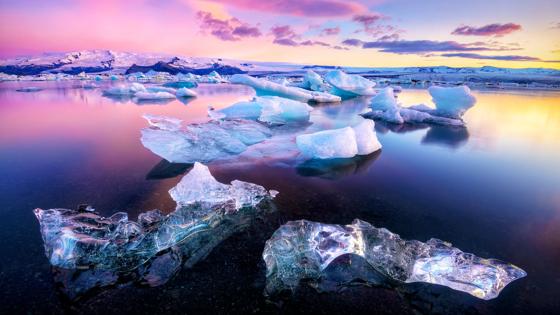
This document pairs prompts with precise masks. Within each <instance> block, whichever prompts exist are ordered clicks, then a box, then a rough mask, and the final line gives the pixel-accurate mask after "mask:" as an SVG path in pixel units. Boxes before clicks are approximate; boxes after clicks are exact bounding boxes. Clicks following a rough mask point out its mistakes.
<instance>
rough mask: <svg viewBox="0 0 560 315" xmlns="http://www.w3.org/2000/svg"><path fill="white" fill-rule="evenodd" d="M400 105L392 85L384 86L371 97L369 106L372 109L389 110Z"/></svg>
mask: <svg viewBox="0 0 560 315" xmlns="http://www.w3.org/2000/svg"><path fill="white" fill-rule="evenodd" d="M398 107H400V105H399V103H398V102H397V99H396V98H395V93H394V92H393V88H392V87H386V88H384V89H382V90H380V91H379V92H377V95H375V96H374V97H373V98H372V99H371V108H372V109H374V110H382V111H385V110H390V109H394V108H398Z"/></svg>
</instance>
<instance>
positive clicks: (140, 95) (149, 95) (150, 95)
mask: <svg viewBox="0 0 560 315" xmlns="http://www.w3.org/2000/svg"><path fill="white" fill-rule="evenodd" d="M134 97H135V98H136V99H138V100H166V99H171V98H175V95H173V94H171V93H169V92H136V93H135V94H134Z"/></svg>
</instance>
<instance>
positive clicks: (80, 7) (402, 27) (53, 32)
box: [0, 0, 560, 69]
mask: <svg viewBox="0 0 560 315" xmlns="http://www.w3.org/2000/svg"><path fill="white" fill-rule="evenodd" d="M557 12H560V2H558V1H549V0H538V1H516V2H515V3H512V2H511V1H502V0H500V1H491V2H488V1H470V2H468V4H467V3H466V2H465V1H447V2H445V3H442V2H441V1H435V0H431V1H422V2H421V3H420V2H417V1H398V0H385V1H358V0H353V1H342V0H318V1H310V0H300V1H294V0H287V1H268V2H262V1H253V0H235V1H220V0H207V1H196V0H181V1H179V0H177V1H165V2H158V1H151V0H125V1H105V0H102V1H85V0H82V1H68V0H60V1H52V2H50V1H49V2H47V1H36V0H23V1H2V2H0V57H2V58H9V57H14V56H20V55H26V54H38V53H43V52H53V51H59V52H60V51H78V50H85V49H110V50H115V51H134V52H154V53H168V54H177V55H183V56H197V57H222V58H229V59H242V60H254V61H279V62H291V63H303V64H321V65H345V66H368V67H398V66H436V65H447V66H455V67H460V66H471V67H480V66H484V65H492V66H498V67H510V68H526V67H546V68H556V69H560V40H558V38H560V19H559V17H558V16H557ZM362 46H364V47H362Z"/></svg>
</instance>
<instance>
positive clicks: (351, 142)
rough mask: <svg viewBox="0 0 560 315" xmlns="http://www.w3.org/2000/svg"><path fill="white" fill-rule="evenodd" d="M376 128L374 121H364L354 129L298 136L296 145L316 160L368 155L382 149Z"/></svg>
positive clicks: (307, 155) (304, 153) (324, 131)
mask: <svg viewBox="0 0 560 315" xmlns="http://www.w3.org/2000/svg"><path fill="white" fill-rule="evenodd" d="M374 127H375V123H374V122H373V121H371V120H365V119H364V120H362V121H361V122H360V123H359V124H357V125H356V126H354V127H345V128H339V129H331V130H323V131H318V132H315V133H310V134H303V135H298V136H297V137H296V144H297V146H298V149H299V150H300V151H301V153H302V154H303V155H304V156H306V157H309V158H315V159H333V158H351V157H353V156H355V155H366V154H370V153H373V152H375V151H377V150H379V149H381V144H380V143H379V140H378V139H377V136H376V134H375V131H374Z"/></svg>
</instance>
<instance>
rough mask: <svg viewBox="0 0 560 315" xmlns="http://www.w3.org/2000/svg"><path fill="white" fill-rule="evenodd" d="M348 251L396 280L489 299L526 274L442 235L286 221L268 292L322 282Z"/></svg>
mask: <svg viewBox="0 0 560 315" xmlns="http://www.w3.org/2000/svg"><path fill="white" fill-rule="evenodd" d="M346 254H353V255H358V256H361V257H363V258H365V260H366V261H367V262H368V263H369V264H370V265H371V266H372V267H373V268H375V270H377V271H378V272H380V273H381V274H383V275H385V276H387V277H389V278H391V279H394V280H397V281H401V282H427V283H434V284H440V285H444V286H447V287H449V288H451V289H454V290H458V291H463V292H466V293H469V294H471V295H473V296H475V297H478V298H481V299H485V300H489V299H493V298H495V297H497V296H498V294H499V293H500V291H501V290H502V289H503V288H504V287H505V286H506V285H508V284H509V283H510V282H512V281H514V280H516V279H519V278H522V277H524V276H526V273H525V272H524V271H523V270H521V269H520V268H518V267H516V266H514V265H512V264H508V263H505V262H502V261H500V260H496V259H484V258H479V257H477V256H475V255H473V254H468V253H464V252H462V251H461V250H459V249H458V248H455V247H452V246H451V244H449V243H446V242H443V241H440V240H438V239H430V240H428V241H427V242H426V243H423V242H420V241H415V240H412V241H407V240H403V239H401V238H400V236H399V235H397V234H394V233H391V232H390V231H389V230H387V229H384V228H376V227H374V226H372V225H371V224H369V223H367V222H365V221H361V220H357V219H356V220H354V222H353V223H352V224H349V225H344V226H343V225H334V224H323V223H317V222H310V221H306V220H300V221H291V222H288V223H286V224H284V225H283V226H281V227H280V228H279V229H278V230H276V232H274V234H273V235H272V237H271V238H270V239H269V240H268V241H267V242H266V245H265V249H264V252H263V259H264V261H265V263H266V269H267V293H269V294H275V293H277V292H279V291H282V290H285V289H291V290H294V289H295V288H296V287H297V286H298V283H299V281H300V280H302V279H311V280H312V281H315V282H318V281H320V278H321V275H322V272H323V271H324V270H325V269H326V268H327V266H329V264H331V262H333V261H334V260H335V259H336V258H337V257H339V256H341V255H346Z"/></svg>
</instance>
